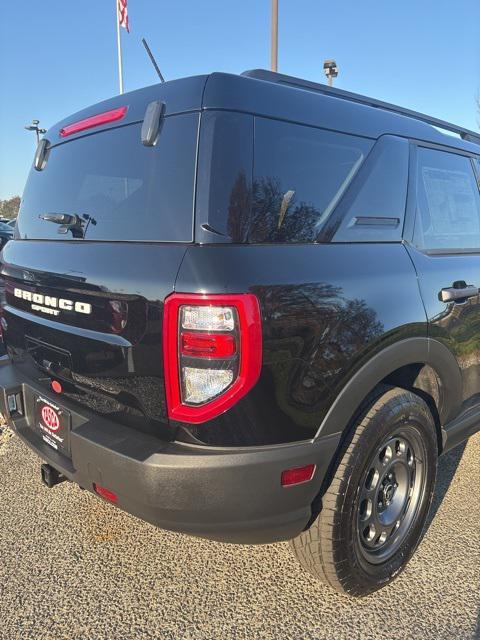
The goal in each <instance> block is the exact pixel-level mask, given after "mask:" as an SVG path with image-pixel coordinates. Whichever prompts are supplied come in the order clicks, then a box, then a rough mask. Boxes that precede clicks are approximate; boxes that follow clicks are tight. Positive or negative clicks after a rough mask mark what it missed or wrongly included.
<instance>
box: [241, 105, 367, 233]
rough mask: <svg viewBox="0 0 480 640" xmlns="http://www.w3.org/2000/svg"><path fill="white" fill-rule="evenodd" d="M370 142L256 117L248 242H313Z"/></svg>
mask: <svg viewBox="0 0 480 640" xmlns="http://www.w3.org/2000/svg"><path fill="white" fill-rule="evenodd" d="M372 145H373V143H372V141H371V140H368V139H365V138H359V137H356V136H351V135H346V134H341V133H334V132H331V131H325V130H322V129H315V128H313V127H307V126H303V125H298V124H290V123H286V122H279V121H276V120H270V119H266V118H256V119H255V143H254V175H253V184H252V212H251V218H250V221H249V225H248V234H247V235H248V241H249V242H288V243H294V242H313V241H315V239H316V238H317V236H318V233H319V231H320V229H321V227H322V226H323V225H324V224H325V222H326V221H327V220H328V218H329V216H330V214H331V213H332V212H333V210H334V209H335V207H336V205H337V203H338V202H339V200H340V198H341V196H342V195H343V193H344V192H345V190H346V189H347V187H348V185H349V184H350V183H351V181H352V179H353V177H354V176H355V175H356V173H357V171H358V169H359V168H360V166H361V164H362V162H363V160H364V158H365V156H366V155H367V153H368V152H369V151H370V149H371V147H372Z"/></svg>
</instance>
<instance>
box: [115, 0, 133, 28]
mask: <svg viewBox="0 0 480 640" xmlns="http://www.w3.org/2000/svg"><path fill="white" fill-rule="evenodd" d="M117 15H118V24H119V25H120V26H121V27H123V28H124V29H126V30H127V32H128V33H130V28H129V26H128V9H127V0H117Z"/></svg>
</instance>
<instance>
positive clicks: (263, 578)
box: [0, 432, 480, 640]
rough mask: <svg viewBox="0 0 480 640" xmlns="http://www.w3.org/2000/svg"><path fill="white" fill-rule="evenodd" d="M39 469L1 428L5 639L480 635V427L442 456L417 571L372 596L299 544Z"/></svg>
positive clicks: (0, 623)
mask: <svg viewBox="0 0 480 640" xmlns="http://www.w3.org/2000/svg"><path fill="white" fill-rule="evenodd" d="M39 476H40V470H39V461H38V459H37V458H36V456H35V455H34V454H33V453H31V452H30V451H29V450H28V449H27V448H26V447H25V446H24V445H23V444H22V443H21V442H20V441H19V440H18V438H16V437H15V436H13V437H10V434H9V433H8V432H3V434H0V638H1V640H14V639H17V638H18V639H22V640H24V639H28V640H30V639H31V640H43V639H49V640H67V639H68V640H73V639H75V640H77V639H82V640H83V639H92V640H100V639H103V638H105V639H108V640H112V639H115V640H117V639H119V640H120V639H123V638H125V639H128V640H134V639H137V638H138V639H143V638H155V639H162V640H163V639H164V638H165V639H170V638H174V639H175V640H177V639H182V640H183V639H185V640H186V639H188V640H190V639H192V640H193V639H195V640H197V639H199V640H203V639H209V640H210V639H212V640H217V639H218V640H228V639H235V640H237V639H242V638H248V639H257V638H258V639H262V640H263V639H267V638H278V639H282V640H287V639H290V638H292V639H295V640H297V639H302V640H303V639H314V638H315V639H328V640H332V639H334V640H336V639H348V640H353V639H356V638H359V639H362V640H367V639H370V638H371V639H375V640H378V639H385V640H387V639H388V640H396V639H402V640H405V639H422V640H423V639H429V638H432V639H435V640H447V639H455V640H461V639H468V640H472V639H474V638H475V639H480V434H479V435H477V436H476V437H475V438H473V439H471V440H470V442H469V443H468V444H467V446H466V447H465V448H462V447H460V448H458V449H456V450H455V451H454V452H452V453H450V454H448V455H447V456H446V457H444V458H443V459H442V462H441V466H440V472H439V481H438V486H437V492H436V495H435V503H434V507H433V510H432V518H431V523H430V526H429V528H428V530H427V532H426V535H425V537H424V539H423V541H422V543H421V545H420V547H419V549H418V550H417V553H416V555H415V557H414V559H413V560H412V561H411V563H410V564H409V566H408V568H407V570H406V571H405V572H404V573H403V574H402V575H401V576H400V577H399V578H398V580H397V581H396V582H395V583H394V584H393V585H391V586H389V587H387V588H386V589H384V590H382V591H379V592H377V593H376V594H374V595H372V596H369V597H368V598H365V599H362V600H352V599H350V598H348V597H343V596H339V595H338V594H336V593H335V592H333V591H331V590H330V589H329V588H328V587H325V586H323V585H322V584H321V583H317V582H315V581H314V580H313V579H312V578H310V577H309V576H307V575H305V574H304V573H302V571H301V569H300V567H299V565H298V564H297V563H296V561H295V559H294V558H293V557H292V556H291V554H290V550H289V545H288V543H281V544H275V545H267V546H257V547H253V546H249V547H240V546H231V545H226V544H219V543H215V542H209V541H204V540H198V539H194V538H190V537H187V536H184V535H181V534H176V533H169V532H166V531H162V530H159V529H155V528H154V527H152V526H151V525H148V524H146V523H143V522H140V521H139V520H137V519H135V518H133V517H131V516H129V515H126V514H124V513H122V512H121V511H120V510H118V509H116V508H115V507H113V506H111V505H109V504H106V503H103V502H101V501H100V500H99V499H97V498H95V497H94V496H92V495H91V494H89V493H87V492H86V491H81V490H80V489H79V488H78V487H76V486H74V485H72V484H69V483H63V484H61V485H59V486H57V487H55V488H54V489H52V490H49V489H47V488H45V487H43V486H42V485H41V484H40V478H39ZM219 490H221V487H219Z"/></svg>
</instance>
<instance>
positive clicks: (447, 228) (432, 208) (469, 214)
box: [414, 147, 480, 251]
mask: <svg viewBox="0 0 480 640" xmlns="http://www.w3.org/2000/svg"><path fill="white" fill-rule="evenodd" d="M414 242H415V244H416V246H418V247H420V248H423V249H478V250H479V251H480V195H479V191H478V186H477V183H476V179H475V176H474V173H473V168H472V164H471V161H470V158H467V157H465V156H460V155H455V154H453V153H447V152H444V151H436V150H434V149H426V148H422V147H420V148H419V149H418V150H417V215H416V219H415V234H414Z"/></svg>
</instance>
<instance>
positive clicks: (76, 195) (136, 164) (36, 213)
mask: <svg viewBox="0 0 480 640" xmlns="http://www.w3.org/2000/svg"><path fill="white" fill-rule="evenodd" d="M140 129H141V124H131V125H127V126H123V127H118V128H115V129H109V130H106V131H100V132H98V133H94V134H90V135H86V136H83V137H81V138H77V139H75V140H71V141H68V142H64V143H62V144H59V145H56V146H54V147H52V149H51V150H50V153H49V156H48V162H47V164H46V166H45V168H44V169H43V170H42V171H36V170H35V169H32V170H31V173H30V177H29V179H28V182H27V186H26V189H25V193H24V196H23V200H22V206H21V209H20V215H19V218H18V226H17V229H18V234H19V235H20V237H21V238H24V239H29V238H32V239H52V240H66V239H72V238H73V233H72V232H71V231H68V232H67V233H66V234H61V233H59V228H60V225H58V224H56V223H54V222H47V221H45V220H42V218H41V217H40V216H42V215H45V214H52V213H55V214H70V215H72V214H76V215H78V216H80V218H81V219H82V220H83V221H84V224H83V227H84V238H85V239H86V240H122V241H124V240H144V241H164V242H167V241H169V242H191V241H192V240H193V230H192V226H193V195H194V184H195V164H196V146H197V131H198V114H182V115H176V116H170V117H168V118H165V120H164V122H163V125H162V129H161V132H160V134H159V138H158V141H157V144H156V145H155V146H154V147H146V146H144V145H143V144H142V142H141V139H140Z"/></svg>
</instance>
